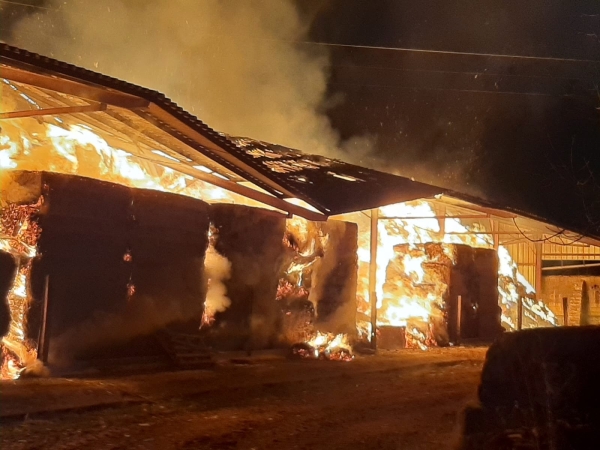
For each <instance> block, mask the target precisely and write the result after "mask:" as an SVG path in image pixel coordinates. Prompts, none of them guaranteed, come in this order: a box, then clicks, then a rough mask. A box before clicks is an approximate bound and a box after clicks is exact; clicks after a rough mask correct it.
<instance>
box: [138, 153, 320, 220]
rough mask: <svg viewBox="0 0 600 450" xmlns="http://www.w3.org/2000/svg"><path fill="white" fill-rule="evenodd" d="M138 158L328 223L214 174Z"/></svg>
mask: <svg viewBox="0 0 600 450" xmlns="http://www.w3.org/2000/svg"><path fill="white" fill-rule="evenodd" d="M136 156H138V155H136ZM138 157H140V158H143V159H147V160H148V161H151V162H153V163H154V164H158V165H161V166H165V167H169V168H170V169H173V170H176V171H177V172H181V173H184V174H186V175H189V176H190V177H192V178H195V179H197V180H200V181H205V182H207V183H210V184H212V185H214V186H217V187H220V188H223V189H225V190H228V191H230V192H233V193H235V194H239V195H242V196H244V197H247V198H250V199H252V200H256V201H257V202H259V203H263V204H265V205H269V206H272V207H273V208H277V209H280V210H281V211H285V212H288V213H290V214H294V215H296V216H300V217H304V218H305V219H308V220H312V221H315V222H325V221H327V216H325V215H323V214H320V213H316V212H313V211H309V210H308V209H306V208H302V207H301V206H296V205H293V204H291V203H288V202H286V201H285V200H281V199H279V198H277V197H273V196H271V195H268V194H265V193H263V192H259V191H256V190H254V189H251V188H249V187H246V186H242V185H241V184H238V183H235V182H233V181H229V180H224V179H222V178H219V177H216V176H214V175H212V174H209V173H204V172H201V171H199V170H196V169H194V168H192V167H188V166H186V165H185V164H183V163H175V162H173V163H171V162H167V161H162V160H161V161H156V160H155V159H148V158H144V157H143V156H138Z"/></svg>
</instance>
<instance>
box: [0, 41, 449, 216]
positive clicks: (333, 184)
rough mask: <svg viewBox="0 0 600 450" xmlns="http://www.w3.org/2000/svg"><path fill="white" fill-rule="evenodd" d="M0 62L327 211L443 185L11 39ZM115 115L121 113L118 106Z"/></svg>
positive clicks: (427, 192)
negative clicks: (222, 116)
mask: <svg viewBox="0 0 600 450" xmlns="http://www.w3.org/2000/svg"><path fill="white" fill-rule="evenodd" d="M0 63H1V64H2V66H0V72H1V74H0V75H2V76H3V77H6V78H11V77H12V78H11V79H13V80H15V78H18V79H16V80H15V81H18V82H21V83H25V84H30V85H34V86H37V87H38V88H43V89H53V88H54V89H55V90H57V91H59V92H63V93H67V94H72V95H76V96H79V97H81V98H85V99H87V100H90V101H96V102H102V103H105V104H107V105H109V108H108V110H107V113H108V112H111V111H110V107H111V106H112V107H114V108H121V109H122V108H125V109H128V110H131V111H132V112H134V113H135V114H136V115H137V116H139V117H141V118H143V119H145V120H146V121H148V122H150V123H152V124H153V125H155V126H157V127H159V128H161V129H162V130H164V131H165V132H167V133H168V134H170V135H171V136H173V137H175V138H176V139H179V140H180V141H182V142H184V143H185V144H187V145H188V146H191V147H193V148H195V149H196V150H197V151H199V152H200V153H202V154H203V155H204V156H206V157H208V158H210V159H212V160H213V161H215V162H216V163H217V164H219V165H221V166H223V167H225V168H227V169H228V170H230V171H232V172H234V173H235V174H237V175H238V176H239V177H241V178H243V179H245V180H248V181H250V182H252V183H254V184H255V185H256V186H258V187H260V188H262V189H264V190H266V191H267V192H269V193H270V194H272V195H273V196H275V197H278V198H298V199H301V200H303V201H305V202H306V203H308V204H309V205H311V206H312V207H314V208H315V209H317V210H318V211H320V212H321V213H322V214H323V215H324V216H330V215H336V214H342V213H346V212H351V211H359V210H364V209H370V208H375V207H378V206H382V205H384V204H389V203H395V202H400V201H405V200H412V199H415V198H422V197H430V196H432V195H435V194H437V193H440V192H442V189H440V188H437V187H433V186H429V185H426V184H422V183H417V182H414V181H411V180H410V179H407V178H403V177H398V176H394V175H390V174H386V173H383V172H379V171H375V170H371V169H367V168H362V167H358V166H354V165H350V164H346V163H344V162H342V161H338V160H331V159H326V158H322V157H318V156H313V155H305V154H302V153H300V152H299V151H293V150H290V149H285V150H284V147H280V146H275V145H272V144H267V143H264V142H259V141H253V140H251V139H243V138H229V137H228V136H226V135H224V134H222V133H218V132H216V131H215V130H213V129H212V128H210V127H209V126H208V125H206V124H205V123H203V122H202V121H200V120H199V119H198V118H196V117H195V116H193V115H192V114H190V113H188V112H187V111H185V110H184V109H182V108H181V107H179V106H178V105H177V104H175V103H174V102H173V101H171V100H170V99H168V98H167V97H165V96H164V95H163V94H161V93H160V92H157V91H153V90H150V89H147V88H143V87H140V86H136V85H134V84H131V83H127V82H125V81H122V80H118V79H116V78H112V77H108V76H106V75H102V74H99V73H96V72H93V71H90V70H87V69H83V68H81V67H77V66H74V65H71V64H67V63H64V62H61V61H58V60H55V59H51V58H47V57H44V56H42V55H38V54H35V53H31V52H28V51H25V50H22V49H19V48H16V47H13V46H10V45H7V44H2V45H1V46H0ZM11 69H12V70H11ZM111 115H112V117H115V115H116V114H115V112H114V111H113V112H112V114H111ZM269 149H277V151H279V152H281V153H277V154H279V155H281V154H283V155H284V156H282V157H281V156H280V157H277V158H274V157H272V156H273V155H274V154H275V153H276V152H272V153H271V152H269ZM174 150H175V149H174ZM261 152H262V153H261Z"/></svg>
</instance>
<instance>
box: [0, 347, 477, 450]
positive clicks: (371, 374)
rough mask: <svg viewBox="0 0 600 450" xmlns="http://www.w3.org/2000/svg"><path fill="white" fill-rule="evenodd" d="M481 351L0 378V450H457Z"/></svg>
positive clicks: (474, 388)
mask: <svg viewBox="0 0 600 450" xmlns="http://www.w3.org/2000/svg"><path fill="white" fill-rule="evenodd" d="M484 356H485V349H482V348H471V349H467V348H450V349H432V350H430V351H427V352H419V351H410V350H405V351H400V352H381V353H380V354H379V355H377V356H365V357H357V358H356V359H355V360H354V361H352V362H349V363H343V362H329V361H306V360H304V361H296V360H294V361H292V360H285V359H283V358H281V357H273V356H270V357H267V356H262V357H260V356H257V357H252V358H249V359H247V360H246V361H245V362H246V363H247V364H234V363H232V362H231V361H229V360H223V361H221V362H220V363H219V364H218V365H217V367H216V368H214V369H211V370H202V371H200V370H198V371H183V372H163V373H154V374H145V375H135V376H125V377H111V378H102V379H41V380H18V381H15V382H2V384H0V389H1V390H0V416H1V417H2V428H1V431H0V448H2V450H9V449H84V448H85V449H161V450H163V449H164V450H168V449H257V450H258V449H270V448H276V449H296V448H297V449H328V450H329V449H348V448H353V449H402V450H409V449H452V448H455V447H456V446H457V443H458V441H459V435H460V422H461V412H462V410H463V409H464V407H465V406H466V405H467V404H469V403H474V402H476V391H477V386H478V384H479V375H480V372H481V366H482V363H483V359H484Z"/></svg>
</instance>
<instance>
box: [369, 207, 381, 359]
mask: <svg viewBox="0 0 600 450" xmlns="http://www.w3.org/2000/svg"><path fill="white" fill-rule="evenodd" d="M378 222H379V209H377V208H375V209H372V210H371V259H370V262H369V303H370V305H371V347H372V348H373V350H375V349H376V348H377V289H376V288H377V244H378V240H379V239H378V232H377V225H378Z"/></svg>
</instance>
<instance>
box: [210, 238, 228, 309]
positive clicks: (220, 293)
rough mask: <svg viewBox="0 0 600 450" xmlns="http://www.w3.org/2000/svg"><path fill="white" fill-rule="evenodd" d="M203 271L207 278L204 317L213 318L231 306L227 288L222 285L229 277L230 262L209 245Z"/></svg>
mask: <svg viewBox="0 0 600 450" xmlns="http://www.w3.org/2000/svg"><path fill="white" fill-rule="evenodd" d="M204 271H205V275H206V278H208V290H207V292H206V302H205V303H204V307H205V315H206V316H207V317H209V318H213V317H214V315H215V313H217V312H223V311H225V310H226V309H227V308H229V305H231V300H230V299H229V297H227V288H226V287H225V284H223V283H224V281H226V280H228V279H229V278H230V277H231V262H229V260H228V259H227V258H226V257H224V256H223V255H221V254H219V253H218V252H217V251H216V250H215V248H214V247H213V246H212V245H210V246H209V247H208V249H207V250H206V257H205V259H204Z"/></svg>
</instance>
